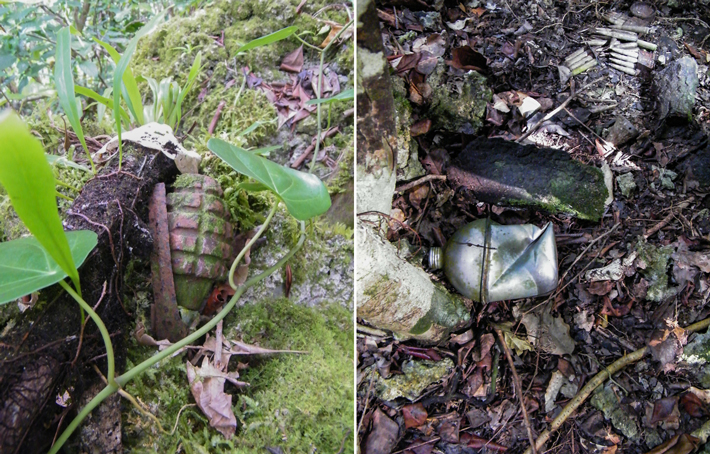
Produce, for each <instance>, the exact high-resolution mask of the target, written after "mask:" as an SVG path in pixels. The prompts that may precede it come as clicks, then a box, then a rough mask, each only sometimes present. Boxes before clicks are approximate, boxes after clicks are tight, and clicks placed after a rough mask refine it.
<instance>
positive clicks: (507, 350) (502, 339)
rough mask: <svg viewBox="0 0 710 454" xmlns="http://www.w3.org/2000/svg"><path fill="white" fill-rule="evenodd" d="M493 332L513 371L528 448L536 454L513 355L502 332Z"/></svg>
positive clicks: (533, 437)
mask: <svg viewBox="0 0 710 454" xmlns="http://www.w3.org/2000/svg"><path fill="white" fill-rule="evenodd" d="M494 331H495V332H496V335H497V336H498V339H499V340H500V343H501V344H502V345H503V351H504V352H505V357H506V358H508V364H509V365H510V370H512V371H513V385H514V386H515V394H517V395H518V400H519V401H520V409H521V410H522V412H523V421H524V422H525V429H526V430H527V432H528V440H529V441H530V448H531V450H532V454H537V449H535V435H533V431H532V427H530V418H529V417H528V410H527V409H526V408H525V400H524V399H523V386H522V385H521V384H520V377H519V376H518V371H517V369H516V368H515V363H514V362H513V355H512V354H511V353H510V348H509V347H508V344H506V343H505V336H504V335H503V331H501V330H500V329H498V328H494Z"/></svg>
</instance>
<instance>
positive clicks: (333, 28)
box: [320, 25, 343, 49]
mask: <svg viewBox="0 0 710 454" xmlns="http://www.w3.org/2000/svg"><path fill="white" fill-rule="evenodd" d="M342 29H343V26H342V25H331V26H330V33H328V36H326V37H325V39H324V40H323V42H322V43H320V48H321V49H325V47H326V46H327V45H328V44H330V42H331V41H332V40H333V39H335V35H337V34H338V32H339V31H340V30H342Z"/></svg>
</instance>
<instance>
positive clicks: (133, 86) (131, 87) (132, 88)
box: [94, 38, 146, 125]
mask: <svg viewBox="0 0 710 454" xmlns="http://www.w3.org/2000/svg"><path fill="white" fill-rule="evenodd" d="M94 41H96V42H97V43H98V44H99V45H100V46H101V47H103V48H104V49H106V52H108V54H109V55H110V56H111V59H112V60H113V62H114V63H116V65H118V62H119V61H121V54H119V53H118V51H117V50H116V49H115V48H114V47H113V46H112V45H110V44H109V43H105V42H103V41H101V40H99V39H97V38H94ZM114 76H115V74H114ZM113 85H114V87H115V86H116V80H115V79H114V84H113ZM121 88H122V90H121V93H123V94H124V96H123V98H124V99H125V100H126V104H127V105H128V110H129V111H130V112H131V115H133V118H134V119H135V121H136V122H137V123H138V124H139V125H144V124H145V123H146V122H145V118H144V117H143V102H142V100H141V93H140V91H138V83H136V79H135V78H134V77H133V71H131V68H126V71H125V72H124V73H123V86H122V87H121ZM139 108H140V113H139V112H138V109H139Z"/></svg>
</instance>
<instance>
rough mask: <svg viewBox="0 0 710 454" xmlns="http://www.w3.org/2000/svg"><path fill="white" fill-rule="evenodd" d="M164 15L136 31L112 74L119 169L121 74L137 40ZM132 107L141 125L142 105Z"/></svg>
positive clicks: (121, 145) (128, 61)
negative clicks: (138, 115)
mask: <svg viewBox="0 0 710 454" xmlns="http://www.w3.org/2000/svg"><path fill="white" fill-rule="evenodd" d="M164 15H165V14H164V13H159V14H156V15H155V17H154V18H153V19H151V20H150V21H148V23H147V24H145V25H144V26H143V27H142V28H141V29H140V30H138V33H136V34H135V36H134V37H133V38H131V40H130V41H129V42H128V46H126V50H125V51H124V52H123V56H121V59H120V60H119V61H118V63H116V69H115V70H114V72H113V118H114V120H115V121H116V131H117V133H118V134H117V135H118V167H119V168H120V167H121V161H122V160H123V143H122V142H121V116H120V114H119V111H118V108H119V103H120V101H121V81H122V79H123V74H124V73H125V72H126V70H127V69H128V64H129V63H130V62H131V57H133V53H134V52H135V51H136V46H138V40H139V39H141V38H142V37H143V36H145V35H147V34H148V33H149V32H150V31H152V30H153V28H154V27H155V26H156V24H157V23H158V22H159V21H161V20H162V19H163V16H164ZM134 82H135V79H134ZM136 89H137V88H136ZM138 98H139V102H140V93H139V94H138ZM134 107H135V108H136V113H137V114H138V113H140V120H139V123H140V124H143V121H142V119H143V103H140V104H137V105H136V106H134ZM136 118H138V117H136Z"/></svg>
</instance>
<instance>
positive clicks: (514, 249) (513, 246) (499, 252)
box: [429, 219, 558, 302]
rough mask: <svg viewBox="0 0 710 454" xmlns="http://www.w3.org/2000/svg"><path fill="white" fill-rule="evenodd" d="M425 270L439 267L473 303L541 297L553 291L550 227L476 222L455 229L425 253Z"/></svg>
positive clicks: (554, 273) (553, 253) (554, 252)
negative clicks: (451, 235) (443, 243)
mask: <svg viewBox="0 0 710 454" xmlns="http://www.w3.org/2000/svg"><path fill="white" fill-rule="evenodd" d="M429 265H430V267H431V268H432V269H441V268H443V270H444V273H445V274H446V277H447V278H448V279H449V282H451V284H452V285H453V286H454V287H455V288H456V290H458V291H459V292H460V293H461V294H462V295H463V296H465V297H467V298H470V299H472V300H474V301H477V302H493V301H502V300H508V299H518V298H527V297H534V296H541V295H546V294H548V293H550V292H552V291H553V290H554V289H555V288H556V287H557V274H558V267H557V246H556V244H555V233H554V231H553V229H552V224H549V223H548V224H547V225H546V226H545V227H544V228H542V229H540V228H538V227H536V226H534V225H531V224H524V225H500V224H498V223H496V222H493V221H491V220H490V219H479V220H477V221H474V222H471V223H470V224H467V225H465V226H464V227H463V228H461V229H459V230H458V231H457V232H456V233H455V234H454V236H453V237H451V239H450V240H449V241H448V242H447V243H446V246H444V248H443V249H442V248H436V247H435V248H431V250H430V251H429Z"/></svg>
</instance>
